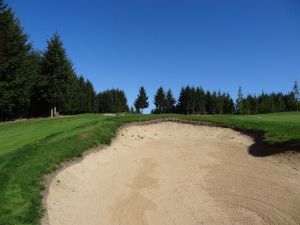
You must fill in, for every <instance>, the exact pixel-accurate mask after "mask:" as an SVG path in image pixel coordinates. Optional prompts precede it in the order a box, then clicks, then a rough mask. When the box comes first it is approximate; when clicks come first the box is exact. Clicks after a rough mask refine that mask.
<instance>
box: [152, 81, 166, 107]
mask: <svg viewBox="0 0 300 225" xmlns="http://www.w3.org/2000/svg"><path fill="white" fill-rule="evenodd" d="M165 98H166V96H165V91H164V89H163V87H160V88H158V89H157V91H156V94H155V96H154V105H155V107H156V110H157V111H158V112H159V113H162V112H163V111H164V110H165V106H166V99H165Z"/></svg>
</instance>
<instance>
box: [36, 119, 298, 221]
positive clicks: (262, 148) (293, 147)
mask: <svg viewBox="0 0 300 225" xmlns="http://www.w3.org/2000/svg"><path fill="white" fill-rule="evenodd" d="M164 122H175V123H181V124H189V125H194V126H208V127H220V128H229V129H232V130H234V131H238V132H240V133H242V134H244V135H247V136H250V137H251V138H252V139H253V141H254V142H253V144H252V145H251V146H250V147H249V154H251V155H253V156H270V155H273V154H277V153H285V154H288V155H293V154H295V153H297V152H299V146H300V144H298V143H296V144H295V143H292V144H290V143H283V144H268V143H265V142H264V141H263V135H264V132H262V131H257V130H247V129H240V128H236V127H230V126H228V125H227V126H226V125H223V124H218V123H212V122H202V121H193V120H184V119H177V118H163V119H152V120H147V121H137V122H131V123H126V124H124V125H122V126H120V127H119V128H118V130H117V132H116V135H115V137H114V138H113V139H112V140H111V144H110V145H99V146H97V147H95V148H92V149H89V150H86V151H85V152H83V153H82V155H81V156H79V157H77V158H73V159H70V160H67V161H65V162H62V163H60V164H59V165H58V169H56V170H55V171H53V172H51V173H49V174H47V175H45V176H44V183H45V189H44V190H43V192H42V196H43V198H42V205H43V208H44V210H45V211H44V215H43V217H42V218H41V224H42V225H49V218H48V212H47V207H46V202H47V197H48V195H49V188H50V184H51V183H52V182H53V181H54V179H55V177H56V176H57V175H58V174H59V173H60V172H62V171H63V170H65V169H67V168H68V167H70V166H72V165H75V164H78V163H80V162H81V161H83V160H84V159H85V157H86V156H88V155H90V154H92V153H96V152H99V151H102V150H103V149H105V148H107V147H109V146H111V145H112V144H113V143H114V142H115V140H116V139H117V137H118V135H119V134H120V132H121V131H122V130H124V129H126V128H129V127H132V126H144V125H152V124H159V123H164ZM282 148H284V150H282Z"/></svg>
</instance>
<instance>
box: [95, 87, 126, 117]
mask: <svg viewBox="0 0 300 225" xmlns="http://www.w3.org/2000/svg"><path fill="white" fill-rule="evenodd" d="M96 99H97V103H98V106H97V112H99V113H120V112H128V111H129V108H128V105H127V99H126V96H125V93H124V91H122V90H119V89H111V90H106V91H103V92H100V93H99V94H98V95H97V96H96Z"/></svg>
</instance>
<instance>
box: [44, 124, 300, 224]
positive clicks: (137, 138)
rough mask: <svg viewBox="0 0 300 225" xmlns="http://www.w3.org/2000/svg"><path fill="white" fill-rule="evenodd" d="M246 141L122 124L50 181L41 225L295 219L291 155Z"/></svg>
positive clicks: (212, 130) (297, 204)
mask: <svg viewBox="0 0 300 225" xmlns="http://www.w3.org/2000/svg"><path fill="white" fill-rule="evenodd" d="M251 145H253V140H252V138H251V137H249V136H246V135H243V134H241V133H239V132H237V131H233V130H232V129H228V128H220V127H209V126H194V125H190V124H180V123H175V122H163V123H158V124H150V125H144V126H137V125H134V126H130V127H126V128H123V129H121V130H120V131H119V134H118V136H117V138H116V139H115V140H114V142H113V143H112V145H111V146H109V147H107V148H105V149H104V150H102V151H99V152H92V153H90V154H88V155H87V156H85V158H84V159H83V160H82V161H80V162H79V163H77V164H74V165H71V166H69V167H67V168H66V169H64V170H62V171H61V172H59V173H58V174H57V175H56V176H55V177H54V178H53V179H52V182H51V183H50V186H49V191H48V195H47V198H46V207H47V218H46V219H45V221H44V222H43V223H44V224H50V225H61V224H64V225H82V224H88V225H165V224H172V225H182V224H186V225H199V224H228V225H229V224H230V225H231V224H249V225H250V224H286V225H288V224H300V214H299V212H300V172H299V167H300V166H299V162H300V160H299V157H298V155H296V156H295V157H294V158H293V160H286V159H285V158H284V157H283V156H282V157H281V156H278V155H274V156H269V157H264V158H260V157H253V156H252V155H251V154H249V153H248V150H249V147H250V146H251ZM297 157H298V158H297Z"/></svg>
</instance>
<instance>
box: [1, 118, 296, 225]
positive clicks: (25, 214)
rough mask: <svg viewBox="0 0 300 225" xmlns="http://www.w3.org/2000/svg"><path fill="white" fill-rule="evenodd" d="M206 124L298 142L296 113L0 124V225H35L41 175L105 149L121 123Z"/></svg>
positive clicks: (39, 207)
mask: <svg viewBox="0 0 300 225" xmlns="http://www.w3.org/2000/svg"><path fill="white" fill-rule="evenodd" d="M165 117H172V118H179V119H187V120H195V121H208V122H214V123H219V124H223V125H226V126H229V127H235V128H241V129H247V130H260V131H264V132H265V141H266V142H269V143H285V142H291V143H296V142H297V143H300V113H278V114H265V115H251V116H234V115H213V116H196V115H192V116H185V115H144V116H141V115H125V116H117V117H110V116H103V115H96V114H84V115H77V116H70V117H65V118H61V119H39V120H27V121H22V122H9V123H2V124H0V225H25V224H39V220H40V218H41V216H42V214H43V209H42V205H41V200H42V195H41V191H42V190H43V188H44V184H43V176H44V175H45V174H47V173H50V172H52V171H54V170H55V169H56V168H57V166H58V165H59V163H61V162H63V161H66V160H68V159H71V158H74V157H77V156H80V155H81V154H82V153H83V152H84V151H85V150H87V149H89V148H92V147H94V146H97V145H100V144H109V143H110V141H111V139H112V138H113V137H114V135H115V133H116V130H117V129H118V127H120V126H121V125H123V124H125V123H130V122H134V121H143V120H149V119H157V118H165Z"/></svg>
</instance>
